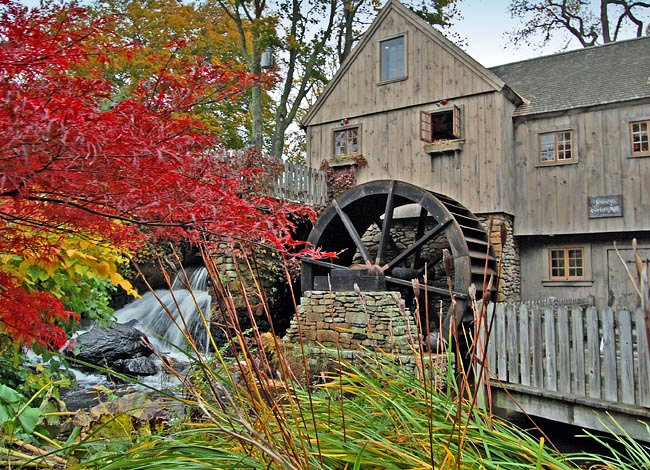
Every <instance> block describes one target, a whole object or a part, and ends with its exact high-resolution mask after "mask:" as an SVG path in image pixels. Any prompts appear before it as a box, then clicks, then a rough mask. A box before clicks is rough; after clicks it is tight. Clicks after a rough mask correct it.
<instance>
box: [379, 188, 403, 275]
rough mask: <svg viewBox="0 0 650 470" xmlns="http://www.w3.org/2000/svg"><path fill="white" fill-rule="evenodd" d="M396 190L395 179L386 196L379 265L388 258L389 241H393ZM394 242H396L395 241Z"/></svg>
mask: <svg viewBox="0 0 650 470" xmlns="http://www.w3.org/2000/svg"><path fill="white" fill-rule="evenodd" d="M394 190H395V181H392V182H391V185H390V189H389V190H388V195H387V196H386V208H385V210H384V222H383V223H382V225H381V240H380V241H379V248H378V250H377V264H379V265H381V264H384V261H385V259H386V245H387V244H388V243H389V241H393V239H392V237H391V236H390V227H391V225H392V224H393V210H394V209H395V200H394V199H393V191H394ZM377 225H379V224H377ZM393 244H395V242H394V241H393ZM398 251H399V250H398Z"/></svg>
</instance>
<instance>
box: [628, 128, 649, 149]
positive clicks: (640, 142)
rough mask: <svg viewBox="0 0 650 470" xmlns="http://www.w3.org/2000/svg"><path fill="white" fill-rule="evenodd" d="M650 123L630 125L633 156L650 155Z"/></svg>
mask: <svg viewBox="0 0 650 470" xmlns="http://www.w3.org/2000/svg"><path fill="white" fill-rule="evenodd" d="M649 127H650V121H638V122H631V123H630V137H631V139H632V155H634V156H643V155H650V143H649V142H650V139H648V136H649V135H650V134H649V131H648V128H649Z"/></svg>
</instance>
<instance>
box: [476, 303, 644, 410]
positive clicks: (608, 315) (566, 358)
mask: <svg viewBox="0 0 650 470" xmlns="http://www.w3.org/2000/svg"><path fill="white" fill-rule="evenodd" d="M488 311H489V312H492V311H494V312H496V315H494V326H493V330H492V332H493V333H492V335H491V337H490V338H489V340H488V341H489V342H488V354H487V362H488V365H487V368H488V370H489V371H490V374H491V376H492V377H493V378H498V380H499V381H501V382H503V383H508V384H514V385H517V386H525V387H530V389H534V390H537V391H541V392H544V391H546V392H552V396H554V397H558V396H565V397H567V399H569V400H573V399H575V398H576V397H582V398H585V399H592V400H594V403H598V402H602V401H605V402H612V403H617V402H620V403H624V404H626V405H630V406H636V407H639V408H650V383H649V382H650V368H649V367H650V366H649V364H650V357H649V354H648V349H647V347H646V340H645V334H644V333H645V330H644V328H645V327H644V323H643V318H642V315H641V311H640V310H639V311H636V312H634V313H633V314H632V313H631V312H629V311H627V310H623V309H622V310H617V311H613V310H612V309H610V308H605V309H602V310H598V309H596V308H595V307H588V308H586V309H585V308H582V307H579V306H573V307H571V308H568V307H560V308H559V309H557V310H553V309H552V308H550V307H543V306H539V305H532V304H505V305H504V304H503V303H498V304H496V308H495V307H493V306H489V308H488ZM511 312H512V313H514V312H519V314H518V315H514V314H512V313H511ZM514 332H517V333H518V338H517V334H515V333H514ZM527 335H530V336H529V337H527V338H526V337H525V336H527ZM512 336H514V337H515V338H516V339H513V338H512ZM528 345H530V347H529V346H528ZM531 364H532V368H531V367H530V365H531Z"/></svg>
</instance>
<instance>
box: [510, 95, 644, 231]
mask: <svg viewBox="0 0 650 470" xmlns="http://www.w3.org/2000/svg"><path fill="white" fill-rule="evenodd" d="M643 113H647V105H643V104H636V105H635V104H626V105H619V106H617V107H602V108H600V109H592V110H580V111H572V112H565V113H562V114H561V115H554V116H550V117H535V118H531V117H529V118H527V119H520V118H517V119H516V120H515V137H514V141H515V153H516V163H515V165H513V168H514V171H515V180H516V187H517V188H520V194H522V195H525V197H519V198H517V200H516V202H515V210H514V215H515V235H561V234H572V233H593V232H622V231H631V230H647V228H648V226H650V188H648V185H647V181H648V179H647V178H644V177H643V176H644V175H645V176H646V177H647V176H650V159H647V158H630V157H629V151H630V150H629V138H630V137H629V120H630V119H631V118H632V117H633V116H639V115H643ZM559 130H571V131H573V136H574V150H575V152H576V153H575V155H576V157H577V160H576V162H574V163H567V164H559V165H539V163H538V159H539V139H538V135H539V134H540V133H544V132H551V131H559ZM617 194H622V195H623V216H622V217H605V218H592V219H590V218H589V216H588V211H587V207H588V206H587V201H588V197H590V196H605V195H617Z"/></svg>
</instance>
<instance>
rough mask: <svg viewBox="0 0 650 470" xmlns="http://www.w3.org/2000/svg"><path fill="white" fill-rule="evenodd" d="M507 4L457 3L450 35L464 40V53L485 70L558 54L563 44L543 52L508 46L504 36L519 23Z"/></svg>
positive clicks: (505, 0)
mask: <svg viewBox="0 0 650 470" xmlns="http://www.w3.org/2000/svg"><path fill="white" fill-rule="evenodd" d="M509 4H510V0H461V1H460V3H459V5H458V9H459V11H460V14H461V16H462V19H458V20H456V21H455V22H454V24H453V26H452V27H451V31H452V32H454V33H457V34H458V35H459V36H460V37H461V38H465V39H466V42H467V45H466V46H465V47H463V49H464V50H465V52H467V53H468V54H469V55H470V56H472V57H473V58H474V59H475V60H477V61H478V62H480V63H481V65H483V66H485V67H492V66H495V65H501V64H507V63H510V62H517V61H520V60H524V59H530V58H532V57H539V56H540V55H548V54H552V53H554V52H558V51H560V50H562V48H564V47H565V41H563V40H560V39H558V40H555V41H553V42H552V43H551V44H549V45H548V46H547V47H545V48H544V49H539V48H536V47H532V46H530V47H525V46H523V47H518V48H515V47H514V46H512V45H511V44H509V42H508V39H507V37H506V33H507V32H511V31H513V30H514V29H515V28H516V27H517V26H518V25H520V24H521V23H520V20H515V19H512V18H511V16H510V11H509V10H508V5H509ZM579 47H580V45H579V44H578V43H577V41H575V42H573V43H570V44H569V46H568V49H577V48H579Z"/></svg>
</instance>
